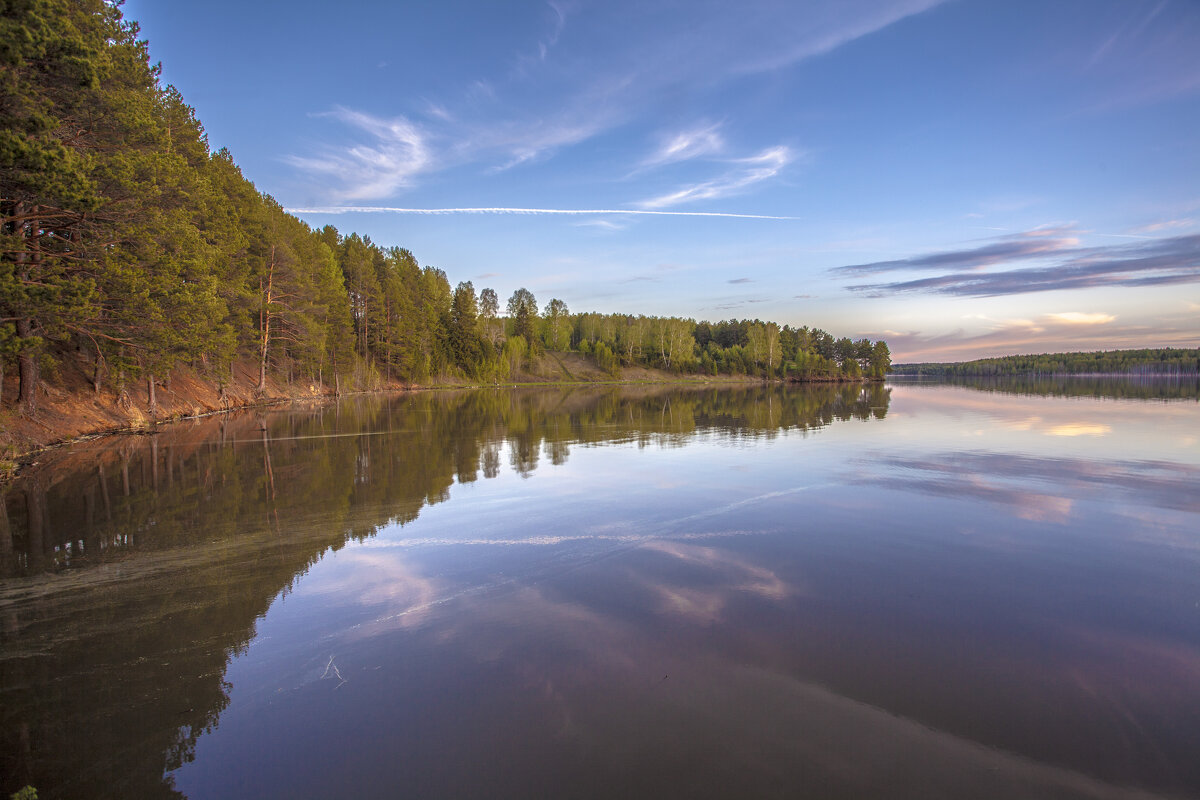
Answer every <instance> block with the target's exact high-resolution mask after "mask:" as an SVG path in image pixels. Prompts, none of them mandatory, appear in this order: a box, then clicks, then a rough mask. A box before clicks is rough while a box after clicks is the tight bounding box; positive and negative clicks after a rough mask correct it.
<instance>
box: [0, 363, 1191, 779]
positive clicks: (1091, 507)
mask: <svg viewBox="0 0 1200 800" xmlns="http://www.w3.org/2000/svg"><path fill="white" fill-rule="evenodd" d="M1198 396H1200V393H1198V392H1197V391H1196V387H1195V383H1194V381H1193V382H1192V383H1191V384H1187V383H1185V384H1183V385H1180V384H1179V383H1178V382H1177V383H1175V384H1170V385H1165V386H1157V385H1154V384H1153V383H1150V384H1141V385H1135V386H1133V388H1130V387H1129V386H1124V388H1122V387H1116V388H1114V387H1113V386H1112V385H1104V384H1097V383H1087V382H1069V381H1068V382H1064V381H1056V382H1054V383H1053V385H1040V384H1028V383H1026V384H1012V385H999V384H991V385H977V386H972V385H946V384H936V383H933V384H931V383H923V382H905V381H900V380H897V381H893V382H891V383H889V384H888V385H886V386H883V385H872V386H867V387H861V386H857V385H850V386H828V385H817V386H765V385H762V386H760V385H754V386H740V387H718V388H713V387H665V386H630V387H601V388H578V389H518V390H480V391H469V392H468V391H463V392H422V393H414V394H407V395H400V396H365V397H352V398H347V399H345V400H343V401H342V402H340V403H338V404H333V405H312V406H302V405H293V406H285V407H278V408H274V409H270V410H265V411H253V412H240V413H235V414H229V415H224V416H221V417H213V418H209V419H205V420H197V421H191V422H183V423H178V424H174V425H169V426H161V427H160V428H159V429H158V430H157V432H155V433H152V434H150V435H128V436H116V437H108V438H105V439H99V440H96V441H93V442H88V443H83V444H80V445H76V446H73V447H70V448H62V449H58V450H54V451H50V452H47V453H44V454H42V456H40V457H39V459H38V463H37V464H36V465H33V466H31V467H29V468H27V469H26V470H25V471H23V472H22V474H21V475H20V476H19V477H18V479H17V480H15V481H14V482H12V483H11V484H9V485H8V486H6V487H4V502H3V504H0V508H2V509H3V512H4V513H3V515H0V575H2V576H3V578H2V579H0V637H2V638H0V646H2V649H0V669H2V684H0V730H2V736H3V753H2V755H0V758H2V759H3V761H2V762H0V763H2V764H3V769H2V773H3V784H2V785H0V790H2V792H3V796H4V797H7V796H8V794H9V793H10V792H13V791H16V790H17V789H19V788H20V787H22V786H24V785H26V784H30V785H33V786H35V787H36V788H37V789H38V792H39V797H41V798H42V799H43V800H46V798H60V797H61V798H92V797H112V798H117V797H120V798H129V797H137V798H160V797H162V798H166V797H189V798H230V797H256V798H259V797H261V798H273V797H277V798H309V797H311V798H327V797H355V798H371V797H378V798H391V797H512V798H525V797H556V798H568V797H597V798H600V797H605V798H608V797H656V798H657V797H791V798H796V797H813V798H832V797H881V798H882V797H888V798H892V797H921V798H930V797H946V798H961V797H972V798H980V797H1004V798H1008V797H1022V798H1030V797H1054V798H1059V797H1081V798H1082V797H1088V798H1092V797H1097V798H1099V797H1104V798H1109V797H1112V798H1117V797H1187V796H1200V756H1198V753H1200V749H1198V746H1200V402H1197V397H1198Z"/></svg>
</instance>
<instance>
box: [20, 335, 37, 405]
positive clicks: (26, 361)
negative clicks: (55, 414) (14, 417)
mask: <svg viewBox="0 0 1200 800" xmlns="http://www.w3.org/2000/svg"><path fill="white" fill-rule="evenodd" d="M32 332H33V320H32V319H30V318H28V317H22V318H20V319H18V320H17V336H18V337H19V338H21V339H26V338H28V337H29V336H30V335H31V334H32ZM17 374H18V375H19V376H20V378H21V389H20V394H19V395H18V396H17V403H18V405H20V406H21V410H22V411H24V412H25V413H26V414H32V413H34V412H35V411H37V389H38V365H37V359H36V358H34V357H33V356H32V355H31V354H30V353H29V351H28V349H24V350H22V351H21V352H20V354H18V355H17Z"/></svg>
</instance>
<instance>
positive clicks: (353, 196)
mask: <svg viewBox="0 0 1200 800" xmlns="http://www.w3.org/2000/svg"><path fill="white" fill-rule="evenodd" d="M320 116H327V117H332V118H334V119H336V120H338V121H339V122H342V123H344V124H346V125H348V126H350V127H352V128H355V129H357V130H358V131H359V132H360V133H362V134H366V136H367V140H366V141H360V142H358V143H356V144H349V145H346V146H343V147H327V148H326V149H325V151H324V152H323V153H321V154H319V155H315V156H287V157H286V158H285V160H286V161H287V162H288V163H290V164H292V165H293V166H296V167H299V168H301V169H303V170H305V171H307V172H311V173H315V174H317V175H323V176H326V177H328V178H332V179H333V182H334V184H336V185H337V188H335V189H334V192H335V195H336V196H337V197H338V198H339V199H342V200H368V199H374V198H377V197H387V196H389V195H392V194H395V193H396V191H398V190H399V189H401V188H403V187H405V186H408V185H410V183H411V182H412V179H413V178H414V177H415V176H416V175H418V174H420V173H421V172H425V171H427V170H429V169H431V168H432V167H433V166H434V161H433V154H432V152H431V150H430V147H429V143H428V139H427V136H426V134H425V133H424V132H423V131H422V130H421V129H420V128H419V127H418V126H416V125H414V124H413V123H412V122H410V121H409V120H407V119H405V118H404V117H393V118H390V119H385V118H381V117H375V116H372V115H370V114H365V113H363V112H361V111H352V110H350V109H347V108H337V109H334V110H333V111H330V112H328V113H327V114H322V115H320Z"/></svg>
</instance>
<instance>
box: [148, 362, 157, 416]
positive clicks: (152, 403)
mask: <svg viewBox="0 0 1200 800" xmlns="http://www.w3.org/2000/svg"><path fill="white" fill-rule="evenodd" d="M146 402H147V404H148V406H149V407H148V408H147V409H146V410H147V411H148V412H149V413H150V416H152V417H156V416H158V395H157V394H155V390H154V373H153V372H147V373H146Z"/></svg>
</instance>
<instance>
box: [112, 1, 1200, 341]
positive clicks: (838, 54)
mask: <svg viewBox="0 0 1200 800" xmlns="http://www.w3.org/2000/svg"><path fill="white" fill-rule="evenodd" d="M124 13H125V16H126V17H127V18H128V19H132V20H136V21H137V22H138V23H139V25H140V26H141V31H142V35H143V36H144V37H145V38H146V39H148V40H149V43H150V55H151V59H152V60H154V61H160V62H161V63H162V80H163V81H164V82H165V83H171V84H174V85H175V86H176V87H177V88H178V89H179V90H180V91H181V92H182V93H183V96H184V98H185V99H186V100H187V102H188V103H190V104H191V105H192V106H193V107H194V108H195V109H196V113H197V116H198V117H199V119H200V120H201V122H202V123H203V124H204V126H205V129H206V130H207V132H208V136H209V143H210V145H211V146H212V147H213V149H214V150H215V149H219V148H222V147H227V148H228V149H229V150H230V152H231V153H232V154H233V156H234V159H235V161H237V163H238V164H239V165H240V166H241V167H242V170H243V172H244V173H245V175H246V176H247V177H248V178H249V179H250V180H252V181H254V183H255V185H256V186H257V187H258V189H259V190H260V191H263V192H265V193H268V194H270V195H272V196H274V197H275V198H276V199H277V200H278V201H279V202H280V203H282V204H283V206H284V207H285V208H287V209H289V210H291V211H292V212H293V213H295V214H296V215H297V216H299V217H301V218H302V219H304V220H305V221H307V222H308V223H309V224H311V225H313V226H314V227H319V226H323V225H326V224H332V225H335V226H336V227H337V228H338V230H340V231H341V232H342V233H350V232H358V233H360V234H363V235H366V236H369V237H370V238H371V240H372V241H374V242H376V243H378V244H380V245H383V246H392V245H398V246H401V247H406V248H408V249H409V250H411V251H412V252H413V254H414V255H415V256H416V257H417V259H418V261H420V263H421V264H423V265H431V266H435V267H438V268H440V269H443V270H445V272H446V274H447V276H448V277H449V279H450V281H451V284H452V285H453V284H456V283H457V282H459V281H466V280H470V281H472V282H473V284H474V286H475V288H476V290H480V289H482V288H484V287H491V288H493V289H495V290H496V292H497V294H498V295H499V296H500V298H501V301H502V302H503V300H504V299H505V298H507V297H508V296H509V295H510V294H511V293H512V292H513V291H514V290H516V289H517V288H518V287H525V288H527V289H529V290H530V291H531V292H533V293H534V295H535V296H536V297H537V299H538V301H539V303H541V304H542V305H544V304H545V303H546V302H548V301H549V300H550V299H551V298H559V299H561V300H563V301H565V302H566V303H567V305H568V307H569V308H570V310H571V311H574V312H581V311H600V312H605V313H615V312H620V313H632V314H647V315H660V316H681V317H691V318H695V319H697V320H700V319H708V320H712V321H716V320H718V319H730V318H758V319H763V320H775V321H777V322H779V323H780V324H790V325H793V326H799V325H808V326H815V327H819V328H823V329H825V330H827V331H829V332H830V333H832V334H833V335H834V336H836V337H841V336H850V337H852V338H860V337H864V336H865V337H869V338H872V339H879V338H883V339H886V340H887V342H888V344H889V346H890V348H891V351H892V355H893V360H894V361H896V362H897V363H901V362H905V361H942V360H964V359H970V358H978V357H985V356H996V355H1006V354H1014V353H1037V352H1051V351H1060V350H1099V349H1114V348H1122V347H1158V346H1176V347H1179V346H1185V347H1197V346H1200V134H1198V131H1200V3H1197V2H1195V1H1194V0H1145V1H1144V2H1143V1H1141V0H1055V2H1053V3H1045V2H1024V1H1023V0H996V1H995V2H992V1H991V0H945V1H944V2H943V1H942V0H841V1H840V2H836V3H830V2H814V1H813V0H780V1H778V2H775V1H773V0H762V1H758V0H743V1H742V2H739V3H736V4H735V3H732V2H710V1H709V0H686V1H684V0H681V1H680V2H649V1H648V0H643V2H625V1H624V0H550V1H549V2H547V1H546V0H528V1H526V0H511V1H510V2H503V3H498V2H483V1H482V0H441V2H437V3H425V2H413V1H412V0H410V1H409V2H356V0H343V1H342V2H339V3H336V4H329V3H327V2H313V1H312V0H290V1H289V2H272V1H268V0H262V1H261V2H253V3H248V2H244V0H243V1H242V2H230V0H206V2H204V3H176V2H162V0H127V2H126V3H125V5H124Z"/></svg>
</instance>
